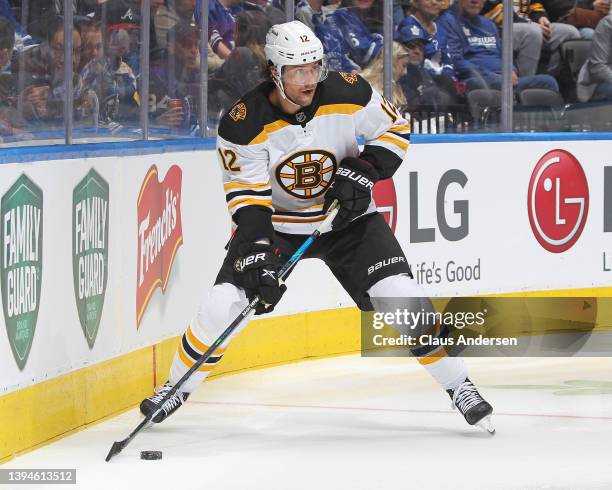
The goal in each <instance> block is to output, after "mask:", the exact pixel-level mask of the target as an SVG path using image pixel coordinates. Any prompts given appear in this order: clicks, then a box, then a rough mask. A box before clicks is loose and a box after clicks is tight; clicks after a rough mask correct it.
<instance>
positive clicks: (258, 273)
mask: <svg viewBox="0 0 612 490" xmlns="http://www.w3.org/2000/svg"><path fill="white" fill-rule="evenodd" d="M238 253H239V254H240V255H241V257H240V258H239V259H237V260H236V261H235V262H234V269H236V271H237V272H239V273H240V281H241V282H242V286H243V288H244V291H245V293H246V295H247V298H249V301H252V299H253V298H254V297H255V296H259V298H260V302H259V304H258V305H257V307H256V308H255V314H256V315H261V314H263V313H270V312H271V311H272V310H273V309H274V307H275V306H276V304H277V303H278V302H279V301H280V299H281V297H282V296H283V294H284V292H285V291H286V289H287V287H286V286H285V285H284V284H281V283H279V281H278V271H279V269H280V267H281V264H280V257H279V256H278V250H277V249H275V248H274V247H272V246H271V245H267V244H265V243H243V244H242V245H240V247H238Z"/></svg>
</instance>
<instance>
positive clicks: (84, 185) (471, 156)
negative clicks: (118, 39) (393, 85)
mask: <svg viewBox="0 0 612 490" xmlns="http://www.w3.org/2000/svg"><path fill="white" fill-rule="evenodd" d="M572 138H573V140H569V139H568V135H551V134H546V135H522V136H521V135H516V134H513V135H508V136H504V135H499V134H496V135H472V136H467V135H461V136H459V137H452V136H436V137H435V139H433V137H431V136H429V137H428V136H420V137H418V136H415V138H414V140H415V141H414V144H413V145H412V147H411V149H410V151H409V155H408V157H407V161H406V162H405V164H404V165H403V166H402V168H401V169H400V170H399V171H398V173H397V174H396V176H395V177H394V179H393V183H392V184H391V183H390V182H386V183H384V184H382V185H381V186H380V187H379V188H378V189H377V190H376V201H377V205H378V206H379V210H380V211H381V212H382V213H384V215H385V216H386V217H387V219H388V221H389V223H390V224H391V226H392V227H394V229H395V232H396V235H397V237H398V239H399V240H400V242H401V243H402V245H403V246H404V250H405V252H406V255H407V257H408V260H409V262H410V263H411V266H412V270H413V273H414V275H415V277H416V279H417V280H418V282H419V283H421V285H422V286H423V288H424V290H425V291H426V293H427V294H429V295H432V296H454V295H482V294H494V293H495V294H497V293H520V294H536V293H534V292H543V291H544V292H546V293H544V294H560V292H562V294H573V295H589V296H598V295H599V296H602V295H607V296H610V295H612V288H611V287H610V286H611V285H612V241H611V240H610V238H611V237H612V161H610V158H609V155H612V135H609V134H608V135H601V134H600V135H593V134H591V135H572ZM468 143H469V144H468ZM0 163H2V164H1V165H0V196H1V213H0V219H1V220H2V226H1V228H0V243H1V245H2V250H1V252H0V286H1V291H2V305H3V317H2V318H3V325H4V328H3V329H2V330H3V331H2V333H0V461H2V460H7V459H10V458H11V457H12V456H14V455H15V454H17V453H19V452H22V451H25V450H28V449H30V448H32V447H35V446H37V445H40V444H44V443H46V442H49V441H50V440H52V439H53V438H56V437H61V436H63V435H65V434H67V433H70V432H71V431H74V430H78V429H79V428H82V427H84V426H86V425H87V424H91V423H95V422H97V421H100V420H102V419H104V418H105V417H108V416H110V415H113V414H116V413H117V412H120V411H122V410H126V409H128V408H131V407H133V406H134V405H135V404H137V403H138V402H139V401H140V400H141V399H142V398H143V397H144V396H148V395H149V394H150V393H151V392H152V389H153V387H154V386H155V385H156V384H160V383H161V382H163V381H164V380H165V376H166V373H167V370H168V366H169V364H170V362H171V359H172V356H173V354H174V348H175V345H176V342H177V336H178V335H179V334H181V333H182V331H183V330H184V328H185V326H186V325H187V323H188V322H189V321H190V319H191V317H192V316H193V315H194V313H195V312H196V310H197V307H198V304H199V303H200V300H201V297H202V295H203V294H205V292H206V290H207V288H208V287H209V286H210V285H211V284H212V283H213V281H214V278H215V276H216V273H217V270H218V267H219V265H220V263H221V260H222V258H223V256H224V245H225V243H226V242H227V240H228V238H229V234H230V220H229V217H228V214H227V211H226V207H225V200H224V195H223V192H222V187H221V185H220V170H219V167H218V164H217V162H216V158H215V152H214V148H213V145H212V143H211V142H198V143H193V142H155V143H130V144H120V143H119V144H106V145H104V144H103V145H82V146H76V147H73V148H71V149H70V150H66V148H65V147H48V148H32V149H23V148H21V149H19V150H6V151H4V150H3V153H2V155H0ZM555 168H556V169H557V170H555ZM568 199H569V200H568ZM536 200H537V202H538V204H537V205H536V204H535V201H536ZM542 203H543V204H542ZM530 210H531V212H530ZM551 223H555V224H561V225H563V226H561V227H560V229H561V231H562V233H561V236H553V235H554V233H552V234H551V232H550V230H552V229H553V228H554V227H553V226H552V224H551ZM557 228H559V227H557ZM364 265H365V264H364ZM381 266H384V264H383V265H381ZM537 294H542V293H537ZM359 341H360V339H359V313H358V312H357V310H356V309H355V308H354V306H353V304H352V302H351V300H350V298H349V297H348V296H347V294H346V293H345V292H344V291H343V290H342V289H341V288H340V286H339V285H338V284H337V283H336V282H335V280H334V279H333V277H332V275H331V274H330V273H329V272H328V271H327V270H326V269H325V268H324V266H323V265H322V264H321V263H319V262H318V261H312V260H308V261H304V262H303V263H301V264H299V265H298V267H297V269H296V271H295V273H294V274H293V275H292V277H291V279H290V281H289V290H288V292H287V294H286V295H285V297H284V299H283V302H282V303H281V305H279V307H278V308H277V309H276V310H275V312H274V313H273V314H272V315H270V316H269V317H266V318H262V319H258V320H256V321H255V322H253V323H252V324H251V325H249V327H248V328H247V329H245V330H244V332H242V333H241V334H240V335H239V336H238V338H236V340H235V341H234V342H233V343H232V345H231V347H230V349H229V351H228V353H227V355H226V356H225V357H224V359H223V361H222V362H221V363H220V364H219V366H218V368H217V369H216V370H215V372H214V375H221V374H225V373H231V372H236V371H240V370H243V369H249V368H254V367H260V366H268V365H271V364H275V363H282V362H290V361H295V360H299V359H304V358H309V357H318V356H326V355H334V354H341V353H348V352H356V351H358V350H359ZM110 442H112V441H109V443H110ZM104 450H105V448H101V457H103V455H102V452H103V451H104Z"/></svg>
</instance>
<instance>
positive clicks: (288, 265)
mask: <svg viewBox="0 0 612 490" xmlns="http://www.w3.org/2000/svg"><path fill="white" fill-rule="evenodd" d="M336 207H337V202H334V203H333V204H332V206H331V207H330V208H329V213H328V214H327V217H326V218H325V220H324V221H323V222H322V223H321V224H320V225H319V227H318V228H317V229H316V230H315V231H314V232H313V233H312V235H310V236H309V237H308V238H307V239H306V240H305V241H304V243H303V244H302V245H301V246H300V247H299V248H298V249H297V250H296V251H295V252H294V253H293V255H292V256H291V258H290V259H289V260H288V261H287V262H285V264H284V265H283V266H282V267H281V270H280V271H279V274H278V278H279V280H280V279H282V278H284V277H285V276H286V275H287V274H288V273H289V272H290V271H291V269H292V268H293V266H294V265H295V264H296V263H297V262H298V261H299V260H300V259H301V258H302V256H303V255H304V253H305V252H306V250H308V248H309V247H310V246H311V245H312V243H313V242H314V241H315V240H316V239H317V238H318V237H319V236H320V235H321V233H323V232H324V231H325V230H327V229H329V227H330V226H331V222H332V221H333V219H334V218H335V216H336V214H337V212H338V210H337V209H336ZM260 299H261V298H260V297H259V295H257V296H255V297H254V298H253V299H252V300H251V301H250V302H249V304H248V305H247V306H246V307H245V308H244V309H243V310H242V311H241V312H240V314H239V315H238V316H237V317H236V318H235V319H234V321H232V323H231V324H230V325H229V326H228V327H227V328H226V329H225V330H224V331H223V333H221V335H219V337H218V338H217V340H215V341H214V342H213V343H212V345H211V346H210V347H209V348H208V350H207V351H206V352H204V353H203V354H202V355H201V356H200V357H199V358H198V360H197V361H196V362H195V364H194V365H193V366H191V367H190V368H189V370H188V371H187V372H186V373H185V374H184V375H183V376H182V377H181V379H179V380H178V381H177V382H176V384H175V385H174V386H173V387H172V389H171V390H170V391H168V393H166V395H165V396H164V398H163V399H162V400H161V401H160V403H159V407H160V408H158V409H157V410H156V411H155V412H152V413H150V414H149V415H147V416H146V417H145V418H144V419H143V420H142V421H141V422H140V423H139V424H138V426H137V427H136V428H135V429H134V430H133V431H132V432H130V435H129V436H128V437H127V438H125V439H124V440H123V441H120V442H115V443H114V444H113V447H112V448H111V450H110V452H109V453H108V456H107V457H106V461H110V459H111V458H112V457H113V456H114V455H115V454H119V453H120V452H121V451H123V449H124V448H125V447H126V446H127V445H128V444H129V443H130V442H131V440H132V439H133V438H134V437H135V436H136V434H138V433H139V432H140V431H141V430H142V429H143V428H144V427H145V426H146V425H148V424H149V422H151V420H152V419H153V418H154V417H155V416H156V415H157V414H158V413H159V412H161V410H162V408H161V407H163V406H164V403H166V401H168V400H169V399H170V398H171V397H172V396H173V395H174V394H175V393H176V392H177V391H178V389H179V388H180V387H181V386H182V385H183V384H184V383H185V381H187V379H189V377H190V376H191V375H192V374H193V373H194V372H195V371H197V370H198V368H199V367H200V366H201V365H202V364H204V363H205V362H206V361H207V360H208V358H209V357H210V356H211V355H212V354H213V352H215V350H217V348H218V347H219V346H220V345H222V344H223V342H225V340H226V339H227V338H228V337H229V336H230V335H231V333H232V332H233V331H234V330H235V329H236V327H237V326H238V325H240V323H242V321H243V320H244V319H245V318H246V317H247V316H248V315H249V313H251V311H252V310H254V309H255V307H256V306H257V304H258V303H259V301H260Z"/></svg>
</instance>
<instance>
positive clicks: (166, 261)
mask: <svg viewBox="0 0 612 490" xmlns="http://www.w3.org/2000/svg"><path fill="white" fill-rule="evenodd" d="M182 180H183V171H182V170H181V169H180V167H178V166H177V165H172V167H170V169H169V170H168V172H167V173H166V177H165V178H164V180H163V181H161V182H160V180H159V176H158V172H157V167H156V166H155V165H153V166H151V168H150V169H149V171H148V172H147V175H146V176H145V178H144V181H143V182H142V187H141V188H140V193H139V194H138V209H137V213H138V230H137V231H138V255H137V261H138V267H137V269H138V271H137V276H136V325H137V326H140V322H141V320H142V317H143V315H144V312H145V310H146V309H147V305H148V304H149V301H150V300H151V296H152V295H153V292H154V291H155V289H156V288H157V287H161V289H162V292H165V291H166V286H167V285H168V279H169V278H170V272H171V271H172V264H173V263H174V258H175V257H176V253H177V251H178V249H179V247H180V246H181V245H182V243H183V228H182V224H181V192H182Z"/></svg>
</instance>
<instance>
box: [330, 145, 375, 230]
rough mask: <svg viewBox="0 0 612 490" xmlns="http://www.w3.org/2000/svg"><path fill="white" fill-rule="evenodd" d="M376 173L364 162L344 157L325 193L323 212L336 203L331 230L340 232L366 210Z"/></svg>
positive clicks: (370, 198)
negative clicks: (336, 210)
mask: <svg viewBox="0 0 612 490" xmlns="http://www.w3.org/2000/svg"><path fill="white" fill-rule="evenodd" d="M378 178H379V176H378V172H377V171H376V169H375V168H374V167H373V166H372V164H370V163H369V162H366V161H365V160H362V159H361V158H355V157H345V158H343V159H342V162H341V163H340V167H339V168H338V171H337V172H336V175H334V180H333V182H332V183H331V185H330V186H329V189H328V190H327V192H326V193H325V205H324V207H323V211H324V212H327V210H328V209H329V207H330V206H331V204H332V203H333V202H334V201H336V200H337V201H338V214H337V215H336V217H335V218H334V221H332V230H341V229H342V228H345V227H347V226H348V225H349V223H350V222H351V221H353V220H354V219H356V218H358V217H359V216H361V215H362V214H363V213H365V212H366V211H367V210H368V207H369V206H370V203H371V202H372V189H373V188H374V184H375V183H376V182H377V181H378Z"/></svg>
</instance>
